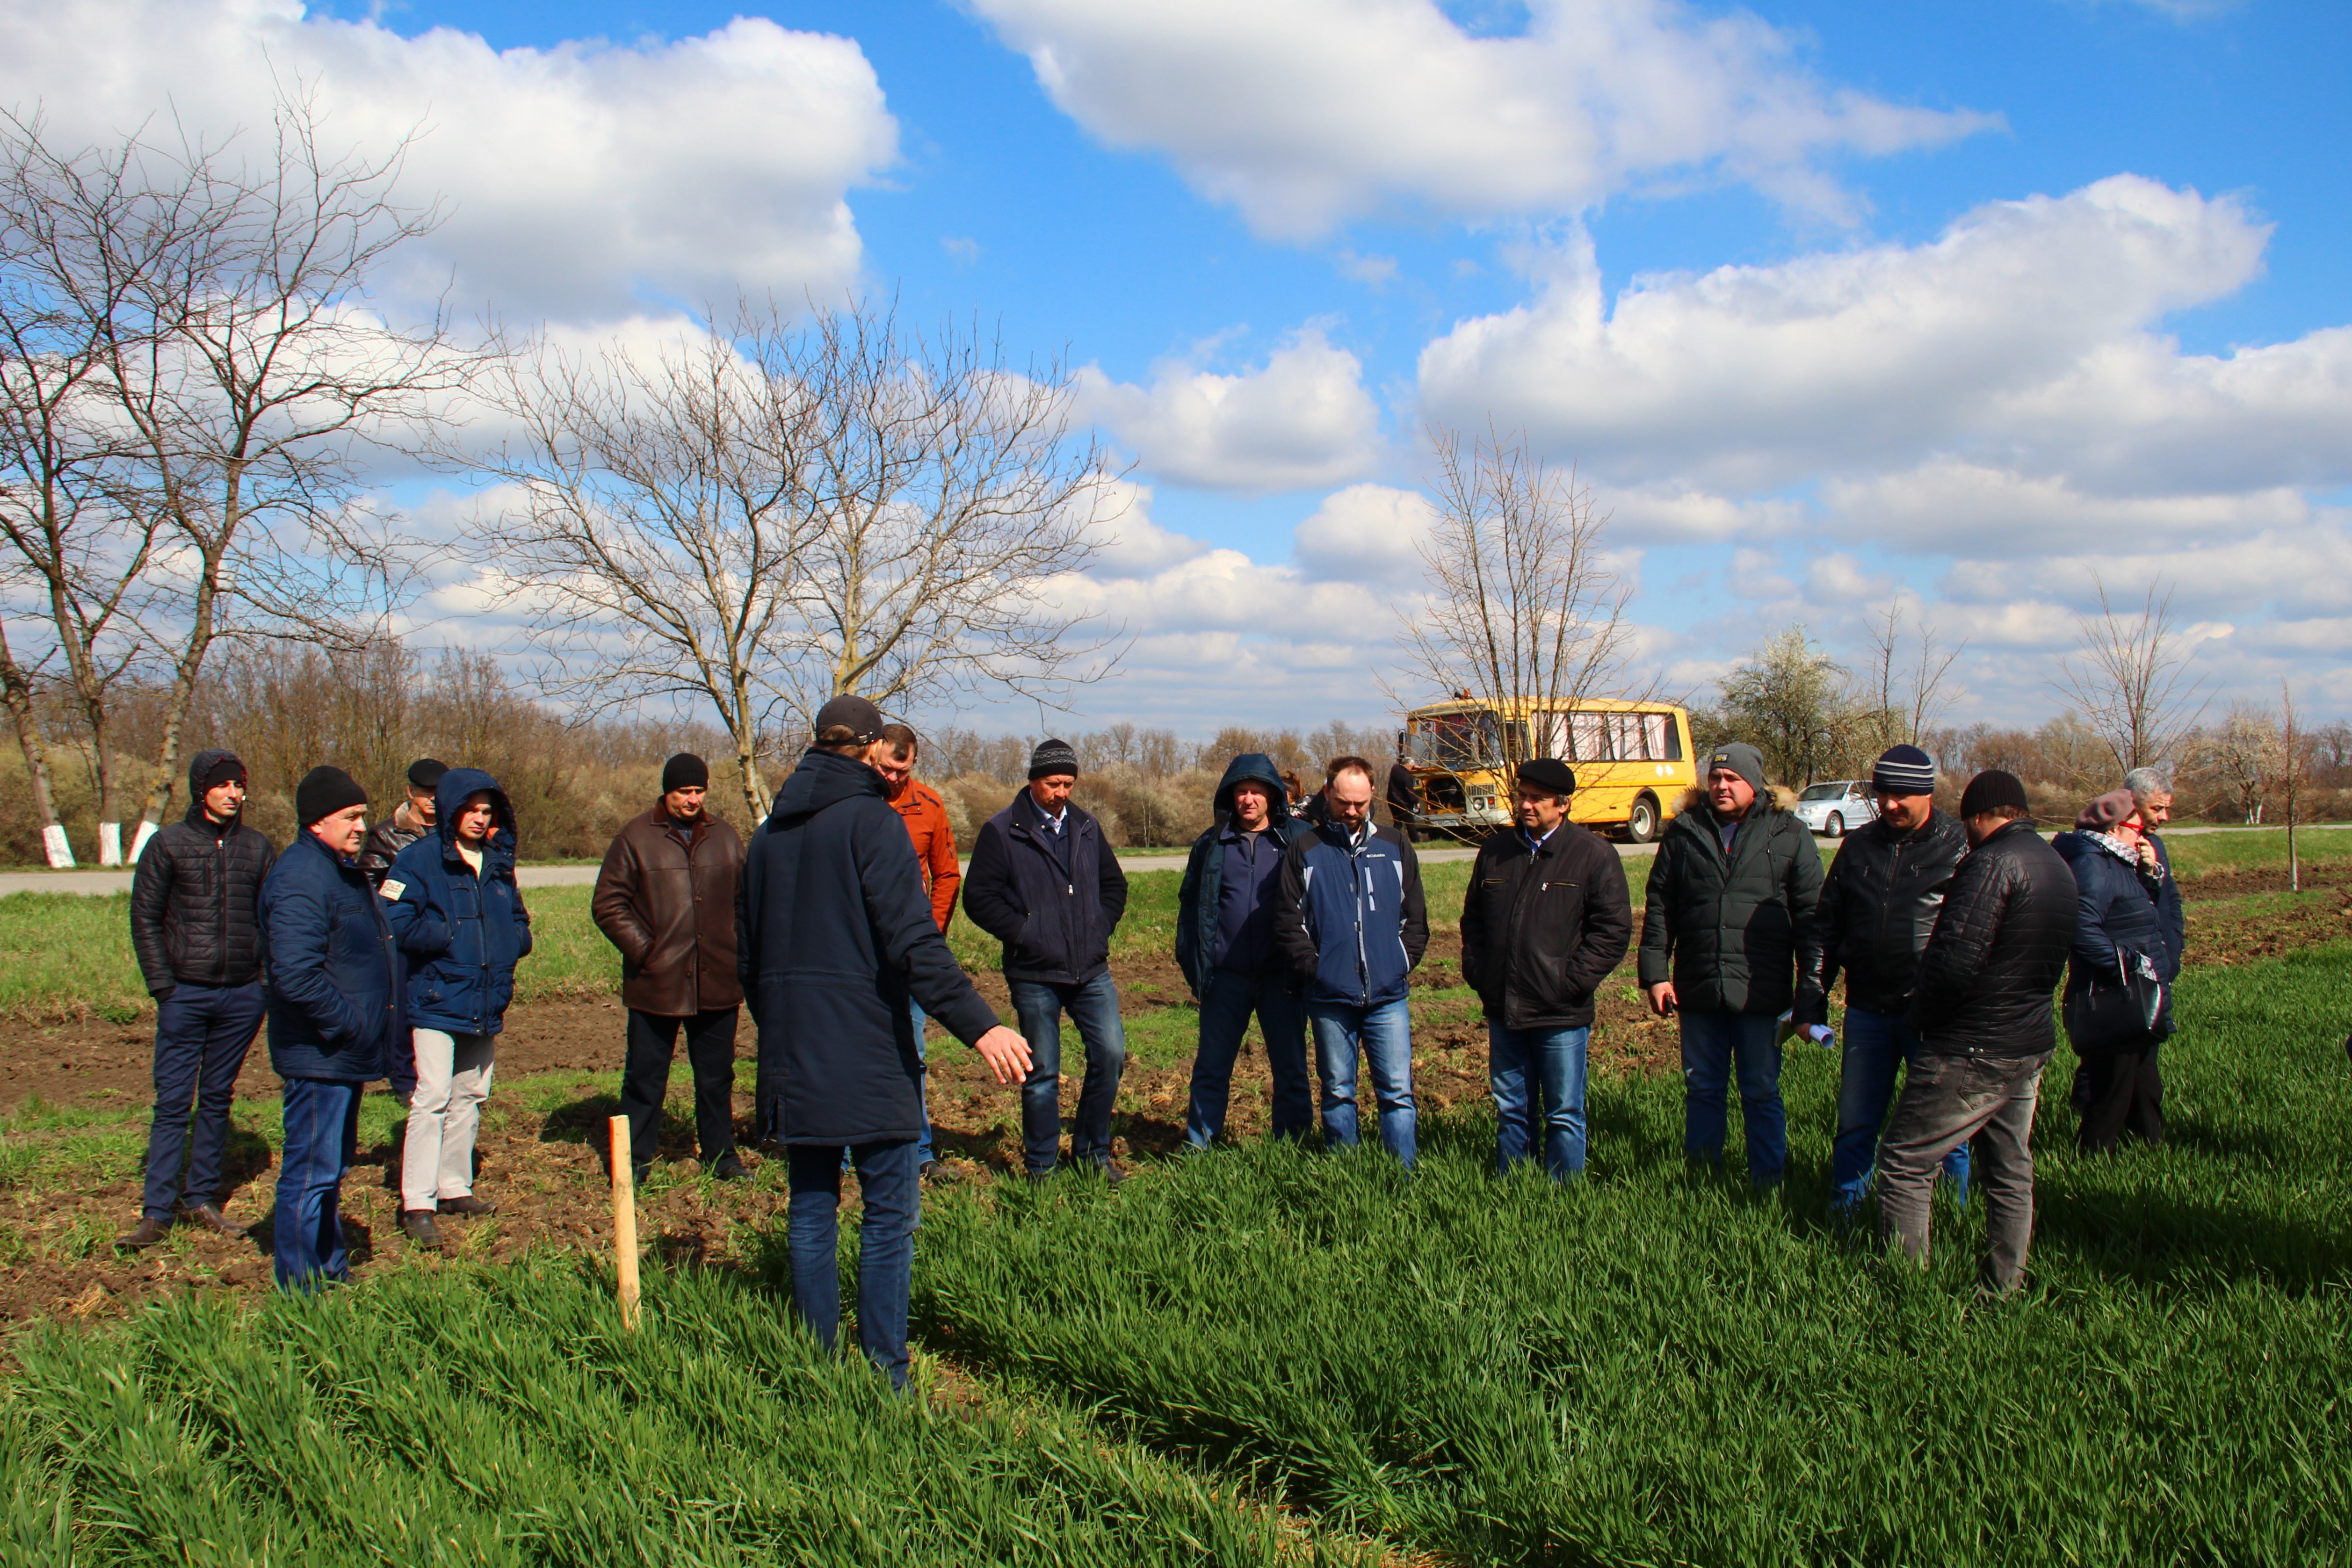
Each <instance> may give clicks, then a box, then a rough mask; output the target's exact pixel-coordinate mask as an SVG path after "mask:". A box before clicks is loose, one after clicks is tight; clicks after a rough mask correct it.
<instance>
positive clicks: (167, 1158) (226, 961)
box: [120, 751, 278, 1250]
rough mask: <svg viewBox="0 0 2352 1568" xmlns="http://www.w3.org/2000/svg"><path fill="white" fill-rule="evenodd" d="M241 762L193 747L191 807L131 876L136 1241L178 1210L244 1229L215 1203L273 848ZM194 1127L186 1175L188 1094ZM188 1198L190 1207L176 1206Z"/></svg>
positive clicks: (249, 1028) (215, 1225) (232, 1232)
mask: <svg viewBox="0 0 2352 1568" xmlns="http://www.w3.org/2000/svg"><path fill="white" fill-rule="evenodd" d="M244 813H245V764H244V763H242V762H240V761H238V760H237V759H236V755H235V754H234V753H231V752H226V751H199V752H197V753H196V756H195V760H194V761H193V762H191V763H190V764H189V765H188V815H187V818H186V820H185V821H178V822H173V824H172V825H171V826H169V827H167V828H165V829H164V830H163V831H161V832H159V833H157V834H156V835H155V836H154V837H153V838H152V839H151V840H149V841H148V843H147V847H146V848H145V849H144V850H142V852H140V855H139V867H138V870H137V871H136V872H135V873H132V876H131V947H132V948H133V950H134V951H136V952H137V954H138V956H139V969H140V973H141V975H142V977H144V978H145V980H146V982H147V991H148V994H149V995H150V996H152V997H153V998H155V1122H154V1125H153V1127H152V1129H151V1130H150V1131H149V1133H148V1134H147V1190H146V1193H145V1195H144V1197H143V1198H142V1203H141V1213H140V1220H139V1228H137V1229H136V1230H133V1231H132V1232H131V1234H130V1235H128V1236H126V1237H124V1238H123V1239H122V1240H121V1243H120V1245H121V1246H122V1247H123V1248H125V1249H131V1250H136V1249H140V1248H144V1247H152V1246H153V1245H154V1244H155V1243H156V1242H158V1241H161V1240H162V1239H163V1237H164V1235H165V1234H166V1232H168V1231H169V1229H170V1228H171V1226H172V1222H173V1218H175V1215H174V1212H173V1211H174V1210H175V1209H179V1212H181V1213H184V1215H185V1216H186V1217H187V1218H190V1219H192V1220H194V1221H195V1222H196V1223H197V1224H199V1225H203V1226H205V1227H206V1228H210V1229H213V1230H217V1231H219V1232H221V1233H222V1234H223V1235H225V1236H242V1235H244V1234H245V1228H244V1227H243V1226H241V1225H237V1224H236V1223H234V1222H232V1221H231V1220H230V1219H229V1218H227V1217H226V1215H224V1214H223V1213H222V1212H221V1207H220V1199H221V1197H222V1194H221V1191H220V1183H221V1162H222V1158H223V1155H224V1154H225V1152H226V1149H227V1147H228V1111H229V1102H230V1100H231V1099H232V1098H233V1097H234V1096H235V1095H236V1078H237V1074H238V1073H239V1072H241V1071H244V1068H245V1053H246V1052H247V1051H248V1050H249V1049H251V1047H252V1045H253V1037H254V1033H255V1031H256V1030H259V1029H260V1028H261V1010H262V997H261V921H260V916H259V914H258V907H259V904H260V899H261V883H262V880H263V879H264V878H265V877H267V876H268V874H269V866H270V862H273V861H275V860H276V859H277V858H278V852H277V850H276V849H275V848H274V847H273V846H272V845H271V844H270V841H269V838H268V834H266V833H263V832H261V831H259V830H257V829H254V828H249V827H247V826H246V824H245V821H244ZM191 1099H193V1100H194V1102H195V1107H196V1113H195V1136H194V1140H193V1143H194V1148H193V1149H192V1150H191V1151H190V1155H189V1159H188V1185H187V1188H186V1191H185V1194H184V1195H183V1193H182V1190H181V1186H180V1151H181V1150H182V1149H183V1148H186V1147H188V1145H190V1143H191V1141H192V1140H191V1139H190V1138H189V1135H188V1103H189V1101H190V1100H191ZM183 1203H184V1204H185V1206H186V1207H184V1209H180V1208H179V1206H180V1205H181V1204H183Z"/></svg>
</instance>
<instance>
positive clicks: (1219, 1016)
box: [1176, 751, 1315, 1149]
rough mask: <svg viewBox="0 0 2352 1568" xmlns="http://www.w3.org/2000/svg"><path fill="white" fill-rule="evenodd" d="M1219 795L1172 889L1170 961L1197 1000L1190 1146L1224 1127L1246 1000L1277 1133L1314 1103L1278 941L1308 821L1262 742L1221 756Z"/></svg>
mask: <svg viewBox="0 0 2352 1568" xmlns="http://www.w3.org/2000/svg"><path fill="white" fill-rule="evenodd" d="M1215 806H1216V824H1215V825H1214V826H1213V827H1212V828H1210V830H1209V831H1207V832H1205V833H1202V835H1201V836H1200V837H1199V838H1198V839H1196V840H1194V841H1193V842H1192V855H1191V857H1190V858H1189V859H1187V860H1186V861H1185V862H1184V882H1183V885H1182V886H1181V888H1179V889H1178V890H1177V894H1176V967H1178V968H1179V969H1181V970H1182V971H1183V973H1184V983H1185V984H1186V985H1188V986H1190V987H1192V994H1193V996H1195V997H1197V998H1199V999H1200V1003H1201V1044H1200V1050H1199V1051H1198V1053H1197V1054H1196V1055H1195V1056H1194V1058H1193V1061H1192V1105H1191V1108H1190V1110H1189V1111H1188V1112H1187V1113H1186V1114H1185V1122H1184V1136H1185V1141H1186V1143H1187V1144H1188V1145H1190V1146H1191V1147H1192V1148H1196V1149H1205V1148H1207V1147H1208V1146H1209V1145H1212V1144H1213V1143H1215V1142H1216V1140H1217V1136H1218V1134H1221V1133H1223V1131H1224V1128H1225V1108H1226V1105H1227V1103H1229V1101H1230V1100H1231V1098H1232V1092H1233V1082H1234V1058H1235V1057H1237V1056H1238V1055H1239V1054H1240V1053H1241V1046H1242V1036H1243V1034H1244V1032H1245V1031H1247V1030H1248V1029H1249V1021H1250V1014H1251V1013H1253V1012H1255V1014H1256V1015H1257V1022H1258V1028H1259V1030H1261V1031H1263V1032H1264V1034H1265V1065H1266V1070H1267V1071H1268V1073H1269V1074H1270V1075H1271V1076H1272V1077H1273V1079H1274V1117H1273V1125H1274V1135H1275V1136H1276V1137H1277V1138H1284V1137H1290V1138H1296V1137H1301V1136H1304V1135H1305V1134H1306V1132H1307V1124H1309V1123H1310V1122H1312V1121H1313V1120H1314V1114H1315V1102H1314V1098H1313V1093H1312V1091H1311V1090H1310V1089H1309V1087H1308V1085H1307V1015H1306V1013H1305V1011H1303V1010H1302V1009H1301V1006H1300V999H1299V981H1298V977H1297V975H1295V974H1293V973H1292V972H1291V969H1290V966H1289V965H1288V964H1287V963H1286V962H1285V961H1284V959H1283V956H1282V951H1281V949H1280V948H1278V947H1277V946H1275V941H1274V904H1275V893H1276V888H1277V887H1278V885H1279V884H1280V881H1281V877H1280V874H1279V873H1280V872H1281V869H1282V852H1283V851H1284V850H1285V849H1286V848H1287V847H1288V846H1289V843H1290V841H1291V840H1292V839H1293V838H1296V837H1297V835H1298V834H1299V833H1301V832H1303V831H1306V824H1305V823H1304V822H1301V821H1298V820H1297V818H1295V817H1293V816H1292V815H1291V814H1290V801H1289V799H1288V797H1287V795H1286V792H1285V791H1284V789H1283V787H1282V774H1281V773H1280V771H1279V770H1277V769H1276V768H1275V766H1274V758H1270V757H1268V756H1266V755H1265V753H1264V752H1261V751H1245V752H1244V753H1243V754H1242V755H1240V756H1239V757H1236V758H1234V759H1233V761H1232V762H1230V763H1229V764H1227V765H1226V768H1225V776H1224V778H1223V779H1222V780H1220V781H1219V782H1218V785H1217V794H1216V802H1215Z"/></svg>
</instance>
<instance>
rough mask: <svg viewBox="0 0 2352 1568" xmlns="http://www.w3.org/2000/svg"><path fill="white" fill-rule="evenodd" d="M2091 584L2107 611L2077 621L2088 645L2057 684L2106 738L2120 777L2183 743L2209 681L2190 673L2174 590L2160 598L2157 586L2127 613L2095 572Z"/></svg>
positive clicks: (2063, 666) (2102, 609)
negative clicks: (2175, 621)
mask: <svg viewBox="0 0 2352 1568" xmlns="http://www.w3.org/2000/svg"><path fill="white" fill-rule="evenodd" d="M2091 587H2092V589H2093V591H2095V593H2096V594H2097V596H2098V601H2099V613H2098V614H2097V615H2096V616H2089V615H2085V616H2082V617H2080V618H2079V619H2078V620H2077V622H2076V625H2077V627H2078V628H2079V630H2080V632H2081V633H2082V639H2083V643H2082V647H2081V649H2080V651H2079V652H2078V653H2076V654H2075V655H2074V656H2073V657H2071V658H2068V659H2066V660H2063V662H2062V663H2061V664H2060V666H2059V668H2060V674H2059V677H2058V679H2057V680H2056V681H2055V682H2053V685H2055V686H2056V687H2057V689H2058V691H2059V692H2060V693H2061V694H2062V695H2065V696H2067V697H2069V698H2071V699H2072V700H2073V701H2074V705H2075V706H2077V707H2078V708H2079V709H2080V710H2081V711H2082V714H2083V716H2084V720H2085V721H2086V722H2087V723H2088V724H2089V725H2090V727H2092V728H2093V729H2094V730H2095V731H2097V732H2098V735H2099V737H2100V739H2102V740H2103V741H2105V743H2106V747H2107V749H2108V750H2109V751H2110V752H2112V753H2114V756H2115V761H2116V773H2117V774H2119V775H2120V774H2124V773H2128V772H2130V771H2131V770H2132V769H2133V768H2142V767H2147V766H2148V765H2150V764H2152V763H2156V762H2158V761H2161V760H2162V759H2163V758H2166V757H2168V756H2170V755H2171V754H2172V753H2173V752H2174V751H2175V750H2176V749H2177V748H2178V747H2179V744H2180V742H2181V741H2182V740H2183V739H2184V738H2186V737H2187V736H2188V734H2189V731H2190V730H2191V729H2193V728H2194V727H2196V724H2197V721H2198V719H2199V718H2200V716H2202V715H2203V713H2204V711H2205V705H2204V704H2202V703H2201V702H2197V701H2196V698H2197V693H2198V691H2199V690H2200V687H2201V686H2202V685H2203V682H2202V681H2201V680H2194V679H2191V678H2190V677H2189V654H2190V652H2191V650H2190V649H2189V647H2187V646H2186V645H2184V644H2183V643H2182V642H2181V639H2180V635H2179V632H2178V631H2177V630H2176V629H2175V627H2174V625H2173V619H2172V592H2171V591H2170V590H2169V589H2167V590H2165V591H2163V592H2162V593H2161V595H2159V594H2158V590H2157V586H2156V585H2155V584H2154V583H2150V584H2149V585H2148V590H2147V597H2146V598H2145V599H2144V600H2143V601H2141V604H2140V607H2139V610H2138V611H2137V613H2130V614H2126V613H2123V612H2118V611H2117V610H2116V607H2115V605H2114V604H2113V603H2112V602H2111V601H2109V598H2108V595H2107V585H2106V584H2105V582H2104V581H2103V580H2101V579H2100V577H2099V574H2098V573H2097V572H2095V571H2094V572H2093V573H2092V574H2091ZM2192 704H2194V705H2195V706H2191V705H2192Z"/></svg>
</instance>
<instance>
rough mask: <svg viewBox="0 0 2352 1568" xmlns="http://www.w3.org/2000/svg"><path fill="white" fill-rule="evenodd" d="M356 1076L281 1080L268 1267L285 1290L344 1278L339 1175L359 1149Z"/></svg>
mask: <svg viewBox="0 0 2352 1568" xmlns="http://www.w3.org/2000/svg"><path fill="white" fill-rule="evenodd" d="M366 1088H367V1084H366V1083H365V1082H362V1080H359V1079H356V1078H289V1079H288V1080H287V1081H286V1089H285V1108H286V1147H285V1149H284V1151H283V1152H282V1153H281V1154H280V1155H279V1156H278V1208H277V1212H276V1214H275V1215H274V1216H273V1217H272V1218H271V1230H272V1232H273V1236H274V1239H273V1241H272V1243H271V1246H270V1253H271V1267H272V1269H273V1270H275V1272H276V1273H277V1275H278V1288H279V1289H280V1290H286V1291H314V1290H317V1289H318V1288H319V1286H320V1284H321V1283H340V1282H341V1281H344V1280H347V1279H349V1278H351V1273H352V1268H351V1261H350V1260H349V1259H348V1258H347V1257H346V1256H345V1255H344V1252H343V1217H342V1210H341V1202H340V1199H341V1194H342V1186H343V1173H344V1172H345V1171H348V1170H350V1169H351V1168H352V1155H354V1154H357V1153H358V1152H359V1140H360V1096H361V1093H362V1092H363V1091H364V1090H365V1089H366Z"/></svg>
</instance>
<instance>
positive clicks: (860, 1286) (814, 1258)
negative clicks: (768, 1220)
mask: <svg viewBox="0 0 2352 1568" xmlns="http://www.w3.org/2000/svg"><path fill="white" fill-rule="evenodd" d="M846 1152H847V1154H848V1155H849V1157H850V1159H851V1161H852V1162H853V1163H854V1164H855V1165H856V1169H857V1186H858V1192H859V1194H860V1196H861V1197H862V1198H863V1199H864V1202H865V1207H866V1213H865V1217H864V1218H863V1219H862V1220H861V1221H860V1222H859V1224H858V1228H857V1343H858V1344H859V1346H860V1347H861V1348H863V1349H864V1351H865V1352H866V1360H868V1361H870V1362H872V1363H873V1364H874V1365H875V1366H876V1368H877V1369H878V1370H880V1371H882V1372H887V1373H888V1374H889V1375H890V1386H892V1387H893V1388H904V1387H906V1386H907V1359H908V1358H907V1297H908V1292H909V1291H911V1290H912V1289H913V1285H914V1278H915V1227H916V1226H917V1225H918V1224H919V1223H920V1222H921V1218H922V1206H923V1184H922V1179H921V1177H920V1176H919V1175H918V1174H917V1166H916V1161H915V1140H914V1139H912V1138H898V1139H895V1140H892V1141H890V1142H887V1143H875V1144H852V1145H849V1146H848V1149H847V1151H846ZM843 1153H844V1150H843V1147H842V1145H839V1144H794V1145H792V1146H791V1148H790V1150H789V1157H790V1161H791V1182H792V1190H793V1197H792V1218H791V1220H790V1223H789V1226H788V1228H787V1231H786V1234H787V1235H788V1236H789V1237H790V1238H791V1241H792V1257H793V1310H794V1311H796V1312H799V1313H800V1318H801V1322H804V1323H806V1324H807V1325H808V1327H809V1332H810V1333H813V1334H814V1335H816V1337H817V1341H818V1343H821V1344H823V1345H824V1348H825V1349H827V1350H831V1349H832V1348H833V1347H834V1342H835V1340H836V1339H838V1338H839V1337H840V1334H841V1261H840V1251H841V1157H842V1155H843Z"/></svg>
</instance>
